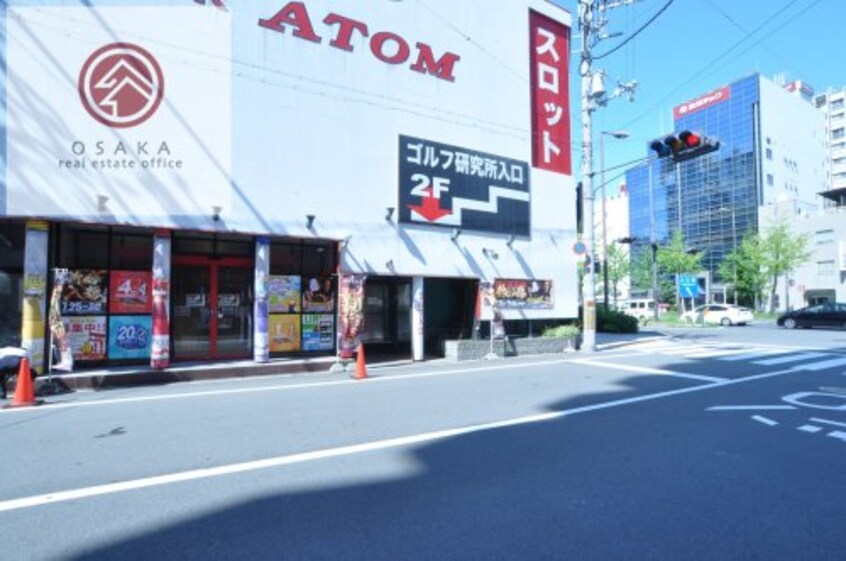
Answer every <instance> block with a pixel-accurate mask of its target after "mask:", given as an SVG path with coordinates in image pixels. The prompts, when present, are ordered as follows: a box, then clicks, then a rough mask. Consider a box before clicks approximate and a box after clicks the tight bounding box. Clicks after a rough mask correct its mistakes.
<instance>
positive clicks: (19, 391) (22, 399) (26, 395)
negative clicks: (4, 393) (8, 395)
mask: <svg viewBox="0 0 846 561" xmlns="http://www.w3.org/2000/svg"><path fill="white" fill-rule="evenodd" d="M37 404H38V402H37V401H35V390H34V388H33V387H32V373H31V372H30V371H29V359H28V358H26V357H23V358H21V364H20V366H19V367H18V383H17V385H16V386H15V397H13V398H12V401H11V402H9V405H7V406H6V407H26V406H27V405H37Z"/></svg>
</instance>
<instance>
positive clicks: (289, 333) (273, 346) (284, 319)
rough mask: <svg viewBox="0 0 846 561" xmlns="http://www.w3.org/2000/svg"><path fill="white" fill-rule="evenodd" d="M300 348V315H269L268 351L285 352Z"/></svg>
mask: <svg viewBox="0 0 846 561" xmlns="http://www.w3.org/2000/svg"><path fill="white" fill-rule="evenodd" d="M299 350H300V316H297V315H291V314H285V315H283V314H271V315H270V352H272V353H287V352H292V351H299Z"/></svg>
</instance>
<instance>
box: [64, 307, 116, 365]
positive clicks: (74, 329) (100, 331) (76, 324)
mask: <svg viewBox="0 0 846 561" xmlns="http://www.w3.org/2000/svg"><path fill="white" fill-rule="evenodd" d="M66 321H67V329H68V336H69V337H70V346H71V351H72V352H73V359H74V360H75V361H77V360H80V361H85V360H105V359H106V316H76V317H69V318H67V320H66Z"/></svg>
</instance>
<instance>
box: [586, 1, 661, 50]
mask: <svg viewBox="0 0 846 561" xmlns="http://www.w3.org/2000/svg"><path fill="white" fill-rule="evenodd" d="M674 1H675V0H668V1H667V3H666V4H664V6H663V7H662V8H661V9H660V10H658V12H657V13H656V14H655V15H654V16H652V17H651V18H649V19H648V20H646V23H644V24H643V25H641V26H640V28H639V29H638V30H637V31H635V32H634V33H632V34H631V35H629V36H628V37H627V38H626V40H625V41H623V42H622V43H620V44H619V45H617V46H616V47H614V48H613V49H611V50H610V51H608V52H607V53H602V54H601V55H597V56H595V57H593V60H599V59H602V58H605V57H607V56H608V55H610V54H612V53H615V52H617V51H618V50H620V49H622V48H623V47H624V46H625V45H626V43H628V42H629V41H631V40H633V39H634V38H635V37H637V36H638V35H639V34H640V33H641V31H643V30H644V29H646V28H647V27H649V26H650V25H651V24H652V22H654V21H655V20H656V19H658V16H660V15H661V14H663V13H664V12H665V11H666V10H667V8H669V7H670V4H672V3H673V2H674Z"/></svg>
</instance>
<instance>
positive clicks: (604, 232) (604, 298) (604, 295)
mask: <svg viewBox="0 0 846 561" xmlns="http://www.w3.org/2000/svg"><path fill="white" fill-rule="evenodd" d="M606 135H607V136H610V137H613V138H616V139H618V140H623V139H625V138H628V137H629V136H630V134H629V132H628V131H622V130H617V131H600V133H599V169H600V178H599V180H600V181H601V182H602V301H603V303H604V304H605V309H606V310H607V309H608V216H607V214H606V212H605V199H606V193H605V143H604V142H603V139H604V138H605V136H606Z"/></svg>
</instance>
